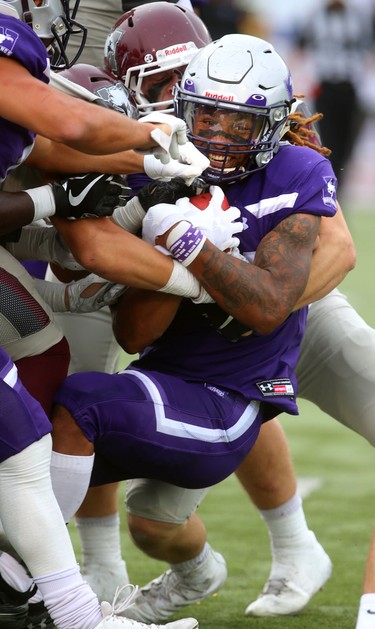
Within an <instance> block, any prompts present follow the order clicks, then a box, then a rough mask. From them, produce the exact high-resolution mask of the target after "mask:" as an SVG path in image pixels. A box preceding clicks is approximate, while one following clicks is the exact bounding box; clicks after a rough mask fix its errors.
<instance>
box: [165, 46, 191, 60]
mask: <svg viewBox="0 0 375 629" xmlns="http://www.w3.org/2000/svg"><path fill="white" fill-rule="evenodd" d="M186 50H188V47H187V45H186V44H181V46H173V48H166V49H165V51H164V52H165V56H166V57H170V56H171V55H178V54H179V53H180V52H186Z"/></svg>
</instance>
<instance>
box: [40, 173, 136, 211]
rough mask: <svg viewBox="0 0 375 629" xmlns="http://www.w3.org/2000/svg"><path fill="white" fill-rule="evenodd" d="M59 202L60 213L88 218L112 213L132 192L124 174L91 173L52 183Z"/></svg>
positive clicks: (57, 206)
mask: <svg viewBox="0 0 375 629" xmlns="http://www.w3.org/2000/svg"><path fill="white" fill-rule="evenodd" d="M51 185H52V190H53V194H54V197H55V203H56V212H55V215H56V216H60V217H62V218H72V219H74V218H84V217H87V216H111V215H112V213H113V210H114V209H115V207H117V206H119V205H123V204H124V203H125V200H126V198H127V197H128V196H129V194H130V188H129V187H128V186H127V183H126V178H125V177H124V176H122V175H99V174H98V173H89V174H87V175H78V176H75V177H69V178H68V179H65V180H64V181H61V182H54V183H52V184H51Z"/></svg>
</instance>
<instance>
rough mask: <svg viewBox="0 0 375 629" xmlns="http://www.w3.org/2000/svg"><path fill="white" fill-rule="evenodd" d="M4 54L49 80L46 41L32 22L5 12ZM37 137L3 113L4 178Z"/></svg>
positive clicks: (0, 159)
mask: <svg viewBox="0 0 375 629" xmlns="http://www.w3.org/2000/svg"><path fill="white" fill-rule="evenodd" d="M0 57H8V58H9V59H14V60H15V61H18V62H19V63H20V64H21V65H23V66H24V67H25V68H26V69H27V70H28V71H29V72H30V74H32V76H34V77H35V78H37V79H39V80H41V81H43V82H44V83H48V82H49V59H48V54H47V50H46V48H45V46H44V44H43V43H42V42H41V40H40V39H39V38H38V37H37V36H36V35H35V33H34V31H33V30H32V29H31V28H30V26H28V25H27V24H24V23H23V22H21V20H17V19H16V18H13V17H11V16H8V15H3V14H0ZM41 115H42V112H41ZM34 139H35V133H33V132H32V131H29V130H28V129H25V128H24V127H21V126H19V125H17V124H14V123H12V122H9V121H8V120H4V118H1V117H0V147H1V150H0V181H3V180H4V179H5V177H6V175H7V173H8V172H9V171H10V170H11V169H12V168H15V167H16V166H18V165H19V164H21V163H22V162H23V161H24V160H25V159H26V157H27V156H28V155H29V153H30V152H31V149H32V147H33V145H34Z"/></svg>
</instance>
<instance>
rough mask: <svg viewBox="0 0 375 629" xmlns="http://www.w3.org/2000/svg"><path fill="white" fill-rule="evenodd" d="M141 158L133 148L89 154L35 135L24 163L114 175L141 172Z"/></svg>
mask: <svg viewBox="0 0 375 629" xmlns="http://www.w3.org/2000/svg"><path fill="white" fill-rule="evenodd" d="M143 160H144V157H143V155H141V154H139V153H136V152H135V151H121V152H119V153H114V154H113V155H88V154H87V153H82V152H80V151H76V150H75V149H72V148H71V147H69V146H66V145H65V144H59V143H57V142H52V141H50V140H47V139H46V138H42V137H41V136H38V137H37V139H36V142H35V146H34V148H33V150H32V152H31V154H30V156H29V157H28V159H27V160H26V164H27V165H28V166H32V167H34V168H39V169H40V170H41V171H45V172H48V173H53V174H54V175H56V174H67V173H69V174H76V173H86V172H97V173H108V174H112V175H113V174H129V173H139V172H142V171H143Z"/></svg>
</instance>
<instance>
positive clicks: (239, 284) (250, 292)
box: [190, 214, 320, 333]
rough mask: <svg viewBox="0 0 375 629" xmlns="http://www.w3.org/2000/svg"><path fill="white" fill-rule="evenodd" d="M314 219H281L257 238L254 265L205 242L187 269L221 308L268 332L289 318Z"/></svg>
mask: <svg viewBox="0 0 375 629" xmlns="http://www.w3.org/2000/svg"><path fill="white" fill-rule="evenodd" d="M319 222H320V219H319V217H316V216H312V215H308V214H294V215H291V216H290V217H288V218H286V219H285V220H284V221H282V222H281V223H280V224H279V225H278V226H277V227H276V228H275V229H274V230H273V231H272V232H270V233H269V234H267V235H266V236H265V237H264V238H263V240H262V241H261V243H260V245H259V246H258V249H257V252H256V256H255V260H254V264H248V263H246V262H244V261H242V260H238V259H236V258H233V257H231V256H230V255H227V254H225V253H222V252H221V251H219V250H218V249H217V248H216V247H214V246H213V245H212V244H211V243H210V242H206V243H205V245H204V247H203V249H202V252H201V254H200V255H199V256H198V258H197V259H196V261H195V262H194V263H193V264H192V265H191V267H190V269H191V271H192V272H193V273H194V274H195V275H196V276H197V277H198V279H199V280H200V282H201V283H202V284H203V286H204V287H205V288H206V290H207V291H208V292H209V293H210V294H211V295H212V296H213V298H214V299H215V301H216V302H217V303H218V304H219V305H220V306H221V307H222V308H223V309H224V310H226V311H227V312H228V313H230V314H231V315H232V316H234V317H235V318H236V319H238V320H239V321H241V322H242V323H245V324H246V325H248V326H249V327H251V328H253V329H255V330H257V331H258V332H260V333H268V332H270V331H272V330H273V329H274V328H275V327H277V326H278V325H280V324H281V323H282V322H283V321H284V320H285V319H286V318H287V317H288V316H289V314H290V313H291V312H292V310H293V307H294V305H295V303H296V302H297V300H298V298H299V297H300V296H301V294H302V293H303V291H304V288H305V286H306V283H307V279H308V276H309V271H310V262H311V255H312V250H313V246H314V242H315V239H316V236H317V234H318V231H319Z"/></svg>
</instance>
